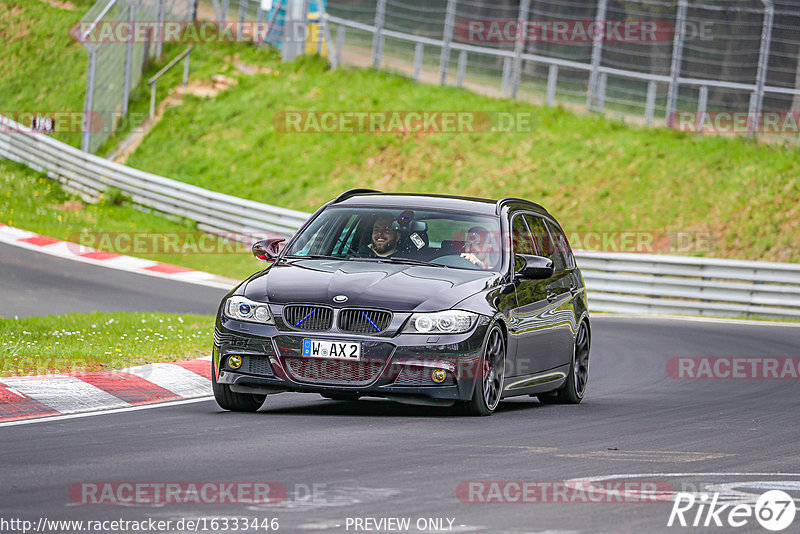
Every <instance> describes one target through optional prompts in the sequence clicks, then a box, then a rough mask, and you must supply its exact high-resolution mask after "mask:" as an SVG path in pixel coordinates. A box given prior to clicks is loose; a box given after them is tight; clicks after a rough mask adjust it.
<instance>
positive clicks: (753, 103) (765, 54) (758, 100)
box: [747, 0, 775, 137]
mask: <svg viewBox="0 0 800 534" xmlns="http://www.w3.org/2000/svg"><path fill="white" fill-rule="evenodd" d="M761 2H762V3H763V4H764V24H763V25H762V27H761V48H760V50H759V52H758V71H757V72H756V90H755V98H754V99H751V100H750V109H749V110H748V112H747V134H748V136H750V137H755V136H756V135H758V127H759V121H760V116H759V115H760V114H761V110H762V109H763V107H764V85H765V84H766V81H767V68H768V67H769V52H770V45H771V41H772V23H773V19H774V17H775V7H774V6H773V4H772V0H761Z"/></svg>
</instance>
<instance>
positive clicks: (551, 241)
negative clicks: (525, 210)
mask: <svg viewBox="0 0 800 534" xmlns="http://www.w3.org/2000/svg"><path fill="white" fill-rule="evenodd" d="M525 220H527V221H528V225H529V226H530V227H531V232H532V233H533V241H534V243H535V244H536V250H537V251H538V254H539V255H540V256H545V257H547V258H550V259H551V260H553V268H554V269H555V270H556V271H558V270H560V269H566V268H567V255H566V252H565V250H564V247H563V241H564V236H563V234H561V238H562V243H561V245H559V243H558V242H557V241H556V239H557V238H556V236H555V234H554V233H553V232H552V230H553V229H554V228H553V226H551V225H550V224H547V223H546V222H545V220H544V219H542V218H541V217H536V216H535V215H529V214H525Z"/></svg>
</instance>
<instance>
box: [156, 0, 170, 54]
mask: <svg viewBox="0 0 800 534" xmlns="http://www.w3.org/2000/svg"><path fill="white" fill-rule="evenodd" d="M166 2H167V0H158V28H157V29H156V32H155V37H156V59H158V58H160V57H161V50H162V49H163V47H164V21H165V20H166V18H167V14H166V9H167V6H166V5H164V4H166Z"/></svg>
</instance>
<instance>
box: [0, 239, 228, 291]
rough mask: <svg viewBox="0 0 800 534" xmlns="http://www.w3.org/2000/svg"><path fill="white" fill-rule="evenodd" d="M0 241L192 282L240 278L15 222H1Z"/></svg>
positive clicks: (220, 284)
mask: <svg viewBox="0 0 800 534" xmlns="http://www.w3.org/2000/svg"><path fill="white" fill-rule="evenodd" d="M0 243H5V244H8V245H13V246H17V247H21V248H26V249H29V250H35V251H37V252H44V253H45V254H50V255H51V256H58V257H59V258H66V259H70V260H74V261H80V262H84V263H91V264H94V265H100V266H102V267H109V268H111V269H118V270H121V271H129V272H135V273H140V274H144V275H148V276H156V277H159V278H167V279H170V280H178V281H181V282H188V283H191V284H199V285H204V286H210V287H217V288H221V289H230V288H231V287H233V286H234V285H236V284H237V283H238V282H237V281H236V280H233V279H229V278H225V277H223V276H218V275H216V274H211V273H206V272H203V271H195V270H193V269H187V268H186V267H179V266H177V265H170V264H168V263H161V262H158V261H153V260H145V259H142V258H135V257H133V256H124V255H122V254H114V253H111V252H104V251H101V250H96V249H93V248H91V247H86V246H83V245H78V244H76V243H71V242H69V241H61V240H60V239H55V238H52V237H47V236H43V235H39V234H37V233H34V232H29V231H27V230H21V229H19V228H15V227H13V226H8V225H5V224H0Z"/></svg>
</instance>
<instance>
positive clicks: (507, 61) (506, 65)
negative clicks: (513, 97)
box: [500, 57, 511, 98]
mask: <svg viewBox="0 0 800 534" xmlns="http://www.w3.org/2000/svg"><path fill="white" fill-rule="evenodd" d="M509 78H511V58H510V57H504V58H503V77H502V78H501V79H500V96H501V97H503V98H505V97H506V96H508V85H509V83H510V80H509Z"/></svg>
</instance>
